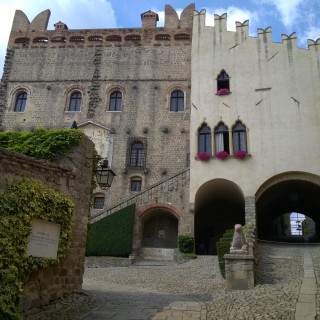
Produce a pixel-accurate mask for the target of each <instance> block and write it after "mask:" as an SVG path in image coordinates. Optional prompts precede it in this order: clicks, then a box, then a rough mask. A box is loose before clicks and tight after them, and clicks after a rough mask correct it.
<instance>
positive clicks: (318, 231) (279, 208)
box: [256, 172, 320, 242]
mask: <svg viewBox="0 0 320 320" xmlns="http://www.w3.org/2000/svg"><path fill="white" fill-rule="evenodd" d="M319 195H320V177H319V176H316V175H313V174H309V173H304V172H287V173H282V174H279V175H276V176H274V177H272V178H270V179H269V180H267V181H266V182H265V183H264V184H263V185H262V186H261V187H260V188H259V190H258V191H257V193H256V212H257V232H258V238H259V239H261V240H274V241H289V242H291V241H294V242H297V241H303V242H304V241H312V242H318V241H319V238H320V196H319ZM292 212H299V213H301V214H303V215H305V216H306V217H308V218H310V219H312V221H313V222H314V224H315V234H314V235H313V236H312V237H300V238H299V237H292V236H291V234H290V232H288V229H289V228H290V225H288V224H290V221H288V219H285V218H286V217H288V214H290V213H292Z"/></svg>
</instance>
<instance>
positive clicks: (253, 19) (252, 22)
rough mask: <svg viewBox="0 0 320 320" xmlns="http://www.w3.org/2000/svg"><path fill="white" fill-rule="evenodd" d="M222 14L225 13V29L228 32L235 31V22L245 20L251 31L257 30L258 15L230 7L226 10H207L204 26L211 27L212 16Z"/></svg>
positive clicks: (212, 23) (212, 22)
mask: <svg viewBox="0 0 320 320" xmlns="http://www.w3.org/2000/svg"><path fill="white" fill-rule="evenodd" d="M223 13H227V29H228V30H229V31H235V30H236V24H235V23H236V21H239V22H244V21H245V20H249V27H250V29H251V30H256V29H257V23H258V21H259V16H258V13H257V12H255V11H250V10H246V9H240V8H237V7H234V6H230V7H228V8H215V9H207V14H206V25H207V26H213V25H214V14H218V15H222V14H223Z"/></svg>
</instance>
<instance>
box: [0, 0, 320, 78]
mask: <svg viewBox="0 0 320 320" xmlns="http://www.w3.org/2000/svg"><path fill="white" fill-rule="evenodd" d="M190 3H192V2H188V1H183V0H171V1H170V0H164V1H163V0H50V1H48V0H28V1H27V0H0V74H2V70H3V65H4V58H5V52H6V48H7V43H8V39H9V34H10V30H11V25H12V21H13V17H14V12H15V10H18V9H19V10H22V11H23V12H24V13H25V14H26V15H27V17H28V19H29V20H30V21H32V20H33V18H34V17H35V16H36V15H37V14H38V13H40V12H42V11H43V10H46V9H50V11H51V17H50V20H49V24H48V30H53V29H54V27H53V25H54V24H55V23H56V22H58V21H62V22H64V23H65V24H67V25H68V28H69V29H94V28H128V27H129V28H135V27H141V16H140V14H141V13H143V12H146V11H148V10H152V11H155V12H157V13H158V14H159V20H160V21H159V22H158V26H163V19H164V7H165V5H166V4H170V5H171V6H172V7H173V8H174V9H175V10H176V11H177V12H178V13H180V12H181V11H182V10H183V9H184V8H185V7H187V6H188V5H189V4H190ZM194 3H195V6H196V10H197V11H201V10H202V9H206V11H207V17H206V24H207V25H214V20H213V15H214V14H219V15H221V14H223V13H227V15H228V23H227V28H228V30H230V31H235V21H240V22H243V21H245V20H247V19H249V34H250V36H253V37H256V36H257V28H263V29H265V28H267V27H269V26H271V27H272V39H273V41H275V42H281V34H282V33H284V34H287V35H290V34H291V33H292V32H296V33H297V42H298V46H299V47H301V48H307V40H308V39H313V40H316V39H318V38H320V1H319V0H198V1H195V2H194Z"/></svg>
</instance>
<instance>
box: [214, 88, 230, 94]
mask: <svg viewBox="0 0 320 320" xmlns="http://www.w3.org/2000/svg"><path fill="white" fill-rule="evenodd" d="M229 93H230V90H229V89H227V88H223V89H219V90H218V92H217V95H218V96H223V95H225V94H229Z"/></svg>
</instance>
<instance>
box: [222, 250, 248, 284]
mask: <svg viewBox="0 0 320 320" xmlns="http://www.w3.org/2000/svg"><path fill="white" fill-rule="evenodd" d="M224 259H225V270H226V290H248V289H253V288H254V257H253V255H251V254H241V253H240V254H225V255H224Z"/></svg>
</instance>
